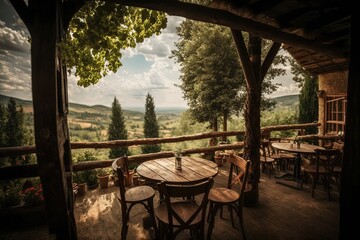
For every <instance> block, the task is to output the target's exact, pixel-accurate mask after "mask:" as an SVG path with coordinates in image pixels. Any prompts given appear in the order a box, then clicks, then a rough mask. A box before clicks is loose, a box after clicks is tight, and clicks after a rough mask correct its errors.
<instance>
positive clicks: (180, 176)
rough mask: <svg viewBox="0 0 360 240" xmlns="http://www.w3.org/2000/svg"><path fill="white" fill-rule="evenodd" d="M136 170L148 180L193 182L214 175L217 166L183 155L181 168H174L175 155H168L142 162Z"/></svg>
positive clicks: (217, 170)
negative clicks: (168, 156)
mask: <svg viewBox="0 0 360 240" xmlns="http://www.w3.org/2000/svg"><path fill="white" fill-rule="evenodd" d="M136 172H137V173H138V174H139V175H140V176H141V177H143V178H145V179H148V180H150V181H155V182H160V181H167V182H169V183H176V184H194V183H198V182H202V181H205V180H206V179H208V178H209V177H215V176H216V175H217V174H218V172H219V168H218V166H217V165H216V163H214V162H212V161H210V160H207V159H203V158H199V157H188V156H183V157H182V169H181V170H176V169H175V157H170V158H159V159H153V160H150V161H146V162H143V163H142V164H140V165H139V166H138V167H137V168H136Z"/></svg>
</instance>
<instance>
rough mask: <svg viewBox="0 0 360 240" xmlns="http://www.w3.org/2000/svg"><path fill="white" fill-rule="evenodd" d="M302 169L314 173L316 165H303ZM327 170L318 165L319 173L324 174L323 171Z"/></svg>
mask: <svg viewBox="0 0 360 240" xmlns="http://www.w3.org/2000/svg"><path fill="white" fill-rule="evenodd" d="M304 170H305V171H306V172H308V173H312V174H315V173H316V166H315V165H308V166H305V167H304ZM327 172H328V171H327V170H326V169H325V168H324V167H322V166H319V172H318V173H319V174H324V173H327Z"/></svg>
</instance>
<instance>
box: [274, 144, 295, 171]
mask: <svg viewBox="0 0 360 240" xmlns="http://www.w3.org/2000/svg"><path fill="white" fill-rule="evenodd" d="M272 142H288V143H289V144H290V140H287V139H282V138H271V139H270V150H271V154H270V156H271V157H272V158H274V159H275V164H276V166H277V168H278V170H289V169H290V168H292V167H293V166H294V162H295V158H296V155H294V154H292V153H287V152H284V151H278V150H275V149H274V148H273V147H272V146H271V143H272Z"/></svg>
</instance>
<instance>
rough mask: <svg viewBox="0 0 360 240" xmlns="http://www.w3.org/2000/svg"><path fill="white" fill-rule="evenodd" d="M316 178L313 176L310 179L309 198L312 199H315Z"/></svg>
mask: <svg viewBox="0 0 360 240" xmlns="http://www.w3.org/2000/svg"><path fill="white" fill-rule="evenodd" d="M317 180H318V179H317V177H316V176H313V178H312V181H313V182H312V189H311V197H312V198H314V197H315V188H316V182H317Z"/></svg>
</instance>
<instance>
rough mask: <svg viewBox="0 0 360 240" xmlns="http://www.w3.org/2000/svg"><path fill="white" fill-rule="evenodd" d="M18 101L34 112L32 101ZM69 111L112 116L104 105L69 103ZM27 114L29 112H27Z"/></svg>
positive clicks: (2, 99) (1, 100)
mask: <svg viewBox="0 0 360 240" xmlns="http://www.w3.org/2000/svg"><path fill="white" fill-rule="evenodd" d="M9 98H10V97H8V96H4V95H1V94H0V104H2V105H4V106H6V105H7V103H8V101H9ZM14 99H15V101H16V104H17V105H21V106H22V107H23V108H24V111H26V109H29V108H30V110H28V111H29V112H32V101H30V100H23V99H20V98H14ZM69 111H70V113H71V112H72V113H84V112H88V113H103V114H106V115H110V114H111V108H110V107H106V106H103V105H94V106H88V105H84V104H78V103H69ZM26 112H27V111H26ZM123 112H124V114H126V115H130V116H143V115H144V114H143V113H141V112H139V111H133V110H126V109H123Z"/></svg>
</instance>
